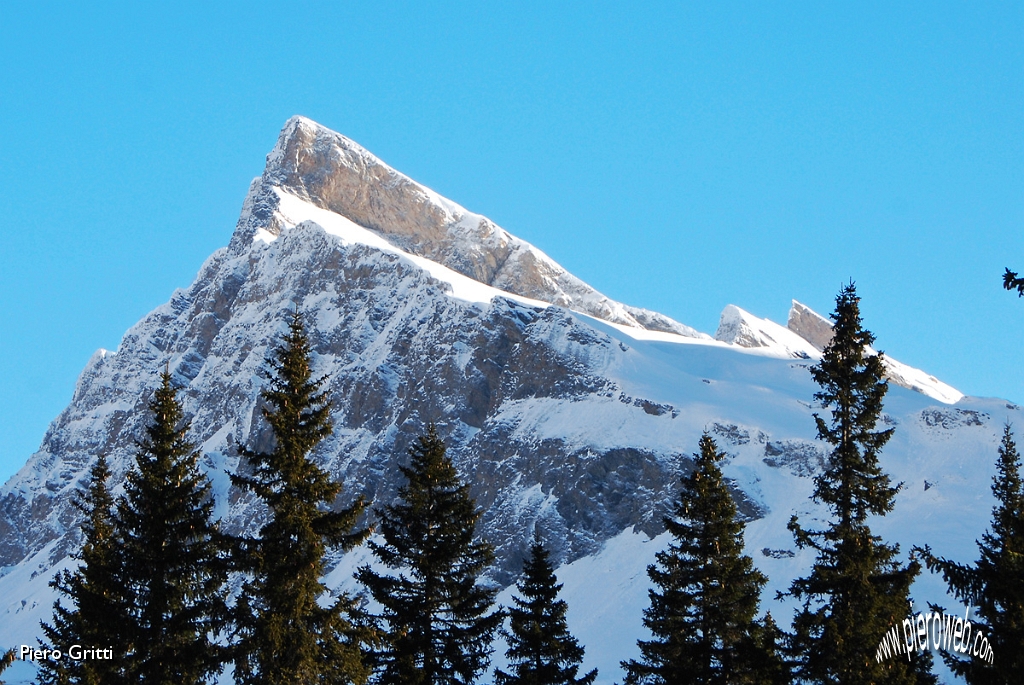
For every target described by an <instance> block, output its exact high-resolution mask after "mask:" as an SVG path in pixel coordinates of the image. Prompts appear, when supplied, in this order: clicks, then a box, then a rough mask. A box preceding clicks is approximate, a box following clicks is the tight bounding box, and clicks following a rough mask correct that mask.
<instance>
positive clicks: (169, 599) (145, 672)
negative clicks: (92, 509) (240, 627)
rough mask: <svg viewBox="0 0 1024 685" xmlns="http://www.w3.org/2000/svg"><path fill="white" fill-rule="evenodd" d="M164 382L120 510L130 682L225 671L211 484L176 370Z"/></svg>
mask: <svg viewBox="0 0 1024 685" xmlns="http://www.w3.org/2000/svg"><path fill="white" fill-rule="evenodd" d="M160 381H161V384H160V387H159V388H158V389H157V390H156V393H155V394H154V396H153V399H152V401H151V402H150V404H149V409H150V411H151V412H152V414H153V422H152V424H150V425H149V427H148V428H147V429H146V434H145V437H144V438H143V439H142V440H141V441H139V444H138V452H137V453H136V466H135V468H134V469H133V470H132V471H130V472H129V473H128V476H127V479H126V481H125V494H124V496H123V497H122V498H120V499H119V500H118V502H117V507H116V514H115V519H114V527H115V531H116V537H117V540H118V544H119V546H120V555H121V562H120V563H121V564H122V566H121V572H122V577H121V581H122V584H123V586H122V592H123V593H124V594H125V597H126V600H127V607H126V608H127V611H128V619H127V623H126V625H125V626H124V630H125V633H124V636H123V638H122V642H121V644H120V645H115V646H114V647H115V649H116V650H124V651H125V653H126V657H125V660H126V677H127V682H132V683H153V684H157V683H160V684H166V685H189V684H193V683H204V682H208V680H209V679H210V678H211V677H212V676H214V675H216V673H218V672H219V671H220V669H221V663H222V653H221V650H220V648H219V647H218V646H217V645H216V644H215V641H214V640H215V633H216V632H217V631H218V630H219V628H220V627H221V626H222V625H223V620H224V617H225V605H224V581H225V577H226V566H225V560H224V555H223V552H222V549H223V545H222V541H221V538H220V534H219V531H218V529H217V526H216V524H215V523H214V521H213V506H214V503H213V500H212V498H211V496H210V483H209V481H208V480H207V479H206V476H205V475H204V474H203V473H202V472H201V471H200V469H199V453H198V451H197V450H196V449H195V447H194V446H193V445H192V444H191V443H190V442H189V441H188V440H187V439H186V433H187V431H188V428H189V422H188V421H186V420H185V419H184V416H183V413H182V408H181V404H180V402H179V401H178V399H177V390H176V389H175V388H174V387H173V385H172V383H171V376H170V373H169V372H168V371H164V373H163V374H162V375H161V377H160Z"/></svg>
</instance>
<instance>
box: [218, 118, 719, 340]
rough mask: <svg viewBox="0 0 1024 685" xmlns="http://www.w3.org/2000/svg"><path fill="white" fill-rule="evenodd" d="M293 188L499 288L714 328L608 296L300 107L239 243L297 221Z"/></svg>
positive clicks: (686, 332)
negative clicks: (290, 201)
mask: <svg viewBox="0 0 1024 685" xmlns="http://www.w3.org/2000/svg"><path fill="white" fill-rule="evenodd" d="M283 194H288V195H290V196H292V197H294V198H297V199H299V200H302V201H303V202H306V203H309V204H311V205H313V206H315V207H318V208H320V209H324V210H327V211H329V212H332V213H333V214H336V215H338V216H341V217H344V218H345V219H348V220H349V221H351V222H352V223H354V224H357V225H359V226H362V227H363V228H366V229H369V230H370V231H373V232H374V233H376V234H377V235H379V236H381V237H383V238H384V239H385V240H387V241H388V242H389V243H391V244H392V245H394V246H395V247H397V248H398V249H400V250H402V251H404V252H407V253H409V254H413V255H417V256H419V257H424V258H426V259H429V260H431V261H434V262H436V263H438V264H441V265H443V266H446V267H448V268H449V269H451V270H452V271H455V272H456V273H460V274H462V275H463V276H467V277H468V278H471V279H473V280H475V281H479V282H480V283H484V284H485V285H489V286H491V287H493V288H497V289H498V290H504V291H506V292H509V293H512V294H515V295H521V296H523V297H528V298H530V299H533V300H539V301H541V302H547V303H549V304H554V305H557V306H559V307H565V308H567V309H573V310H575V311H578V312H582V313H584V314H589V315H591V316H594V317H597V318H599V319H604V320H605V321H610V322H612V323H619V324H624V325H627V326H636V327H638V328H646V329H649V330H653V331H664V332H668V333H676V334H678V335H683V336H690V337H695V338H702V337H707V336H706V335H703V334H701V333H698V332H697V331H695V330H694V329H692V328H690V327H689V326H684V325H683V324H681V323H679V322H678V321H673V320H672V319H670V318H669V317H667V316H664V315H662V314H658V313H657V312H652V311H649V310H646V309H640V308H638V307H630V306H627V305H623V304H620V303H618V302H615V301H613V300H610V299H608V298H607V297H605V296H604V295H602V294H601V293H599V292H597V291H596V290H594V289H593V288H591V287H590V286H589V285H587V284H586V283H584V282H583V281H581V280H580V279H578V278H576V277H575V276H573V275H572V274H570V273H569V272H567V271H566V270H565V269H563V268H562V267H561V266H559V265H558V264H557V263H555V262H554V261H553V260H552V259H551V258H550V257H548V256H547V255H546V254H544V253H543V252H541V251H540V250H538V249H537V248H536V247H534V246H533V245H531V244H529V243H527V242H526V241H524V240H520V239H519V238H516V237H515V236H513V235H510V234H509V233H508V232H506V231H505V230H503V229H502V228H500V227H499V226H496V225H495V224H494V223H493V222H492V221H491V220H490V219H488V218H486V217H483V216H480V215H479V214H474V213H472V212H470V211H467V210H466V209H463V208H462V207H460V206H459V205H457V204H455V203H454V202H452V201H450V200H447V199H445V198H443V197H441V196H440V195H438V194H437V193H435V192H434V191H432V190H430V189H428V188H426V187H424V186H422V185H420V184H419V183H416V182H415V181H413V180H412V179H410V178H409V177H408V176H405V175H404V174H401V173H399V172H397V171H395V170H394V169H392V168H391V167H389V166H388V165H386V164H385V163H384V162H382V161H381V160H380V159H378V158H377V157H375V156H374V155H372V154H370V153H369V152H367V151H366V150H365V149H363V148H362V147H361V146H359V145H358V144H356V143H354V142H353V141H351V140H349V139H348V138H346V137H345V136H343V135H341V134H340V133H335V132H334V131H331V130H330V129H327V128H324V127H323V126H321V125H319V124H317V123H315V122H313V121H310V120H309V119H306V118H304V117H292V118H291V119H289V120H288V122H287V123H286V124H285V126H284V128H283V129H282V130H281V135H280V137H279V138H278V141H277V145H276V146H275V147H274V149H273V151H271V153H270V154H269V155H268V156H267V167H266V170H265V171H264V172H263V176H261V177H260V178H258V179H256V180H254V181H253V183H252V186H251V188H250V191H249V197H248V199H247V201H246V203H245V207H244V208H243V210H242V216H241V218H240V219H239V222H238V227H237V228H236V230H235V236H234V238H233V239H232V247H233V248H234V249H242V250H244V249H245V246H246V245H247V243H248V242H249V241H251V240H252V239H254V238H259V237H261V236H268V235H269V236H278V235H280V234H281V232H282V231H283V230H286V229H288V228H291V227H292V225H294V224H293V223H292V222H290V221H289V219H288V217H287V216H286V215H284V214H282V212H281V200H282V195H283Z"/></svg>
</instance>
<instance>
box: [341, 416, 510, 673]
mask: <svg viewBox="0 0 1024 685" xmlns="http://www.w3.org/2000/svg"><path fill="white" fill-rule="evenodd" d="M409 454H410V455H411V457H412V459H411V463H410V465H409V466H408V467H402V473H403V474H404V475H405V477H406V478H407V479H408V481H409V482H408V483H407V484H406V485H405V486H403V487H402V488H401V489H400V490H399V493H398V494H399V498H400V501H399V502H398V503H397V504H393V505H389V506H386V507H384V508H383V510H381V511H380V512H379V515H380V519H381V520H380V533H381V535H382V536H383V538H384V543H383V544H376V543H374V542H372V541H371V542H370V547H371V549H372V550H373V553H374V555H375V556H376V557H377V559H379V560H380V561H381V562H382V563H383V564H384V565H385V566H386V567H387V568H389V569H395V570H396V571H397V575H383V574H379V573H377V572H375V571H373V570H372V569H371V568H370V567H369V566H364V567H362V568H360V569H359V573H358V574H357V577H358V579H359V580H360V581H361V582H362V583H363V584H364V585H365V586H366V587H367V589H369V591H370V593H371V594H372V595H373V598H374V599H375V600H376V601H377V602H378V603H380V605H381V606H382V614H381V616H379V617H378V618H379V619H380V620H381V622H382V623H383V624H385V625H386V627H387V631H386V634H385V635H384V636H383V640H384V644H383V647H382V648H381V649H380V650H379V651H378V652H377V653H376V654H375V661H376V666H377V668H378V673H377V679H378V681H379V682H380V683H384V684H386V685H456V684H467V683H472V682H473V681H474V679H475V678H476V677H477V675H478V674H480V673H481V672H482V671H483V670H484V669H486V668H487V665H488V663H489V658H490V652H491V639H492V637H493V635H494V632H495V630H497V628H498V626H499V625H500V624H501V620H502V614H501V613H500V612H497V611H491V612H490V613H488V612H489V611H490V609H491V606H492V604H493V602H494V595H495V590H493V589H489V588H485V587H483V586H481V585H480V584H478V582H477V581H478V579H479V576H480V574H481V573H482V572H483V571H484V569H486V568H487V566H488V565H489V564H490V563H491V561H492V559H493V556H494V555H493V552H492V550H491V546H490V545H488V544H486V543H484V542H479V541H474V535H475V528H476V522H477V520H478V519H479V518H480V512H478V511H477V510H476V504H475V503H474V502H473V499H472V498H471V497H470V496H469V487H468V486H466V485H463V484H462V482H461V481H460V480H459V476H458V473H457V472H456V471H455V467H454V466H453V465H452V462H451V460H450V459H448V457H447V456H446V454H445V444H444V442H443V441H442V440H441V438H439V437H438V435H437V432H436V430H435V429H434V427H433V426H431V427H430V428H429V430H428V431H427V434H426V435H425V436H421V437H420V438H419V439H418V441H417V442H416V444H415V445H413V447H412V448H411V449H410V450H409Z"/></svg>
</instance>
